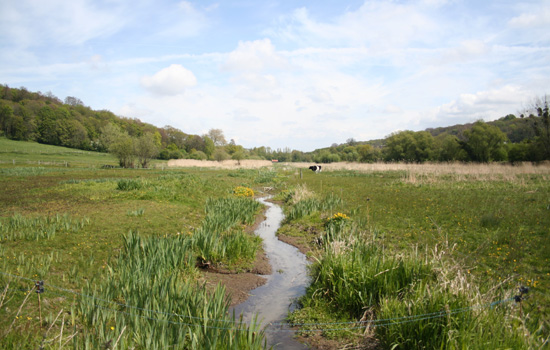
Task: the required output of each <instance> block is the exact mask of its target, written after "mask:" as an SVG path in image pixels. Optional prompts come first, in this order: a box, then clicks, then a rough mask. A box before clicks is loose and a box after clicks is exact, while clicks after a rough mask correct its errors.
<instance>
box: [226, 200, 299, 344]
mask: <svg viewBox="0 0 550 350" xmlns="http://www.w3.org/2000/svg"><path fill="white" fill-rule="evenodd" d="M259 201H260V202H261V203H262V204H264V205H266V206H268V209H267V211H266V213H265V216H266V219H265V220H264V221H263V222H262V223H261V224H260V226H259V227H258V228H257V229H256V231H255V233H256V234H257V235H258V236H260V237H261V238H262V239H263V241H264V250H265V252H266V254H267V257H268V259H269V262H270V264H271V268H272V274H271V275H269V276H266V277H267V281H266V283H265V284H264V285H263V286H261V287H259V288H256V289H254V290H252V291H250V294H251V296H250V297H249V298H248V299H247V300H246V301H245V302H244V303H242V304H239V305H236V306H235V307H234V308H233V310H234V311H235V315H239V314H241V313H242V315H243V321H245V322H250V321H251V320H252V318H253V317H254V315H258V321H260V322H261V323H262V326H263V327H266V326H267V327H266V339H267V344H268V346H273V347H274V349H307V348H308V347H307V346H305V345H303V344H301V343H299V342H297V341H296V340H294V339H293V335H294V332H292V331H289V329H288V327H280V326H275V325H271V324H273V323H276V324H280V323H283V322H284V319H285V317H286V316H287V314H288V312H289V311H291V310H293V308H294V306H295V301H296V298H298V297H300V296H302V295H304V293H305V290H306V287H307V285H308V282H309V279H308V276H307V271H306V265H307V260H306V256H305V255H304V254H302V253H301V252H300V251H299V250H298V249H297V248H295V247H293V246H291V245H289V244H286V243H284V242H282V241H280V240H279V239H278V238H277V236H276V232H277V230H278V229H279V227H280V225H281V221H282V220H283V218H284V214H283V211H282V209H281V208H280V207H279V206H277V205H275V204H273V203H269V202H267V201H266V199H260V200H259Z"/></svg>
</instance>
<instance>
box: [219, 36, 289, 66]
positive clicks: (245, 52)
mask: <svg viewBox="0 0 550 350" xmlns="http://www.w3.org/2000/svg"><path fill="white" fill-rule="evenodd" d="M286 64H287V62H286V59H285V58H284V57H282V56H281V55H279V54H278V53H277V52H276V50H275V46H273V44H272V43H271V40H270V39H262V40H254V41H239V45H238V46H237V48H236V49H235V50H233V51H232V52H230V53H229V55H228V56H227V61H226V62H225V64H224V65H223V68H224V69H225V70H229V71H261V70H264V69H273V68H282V67H284V66H285V65H286Z"/></svg>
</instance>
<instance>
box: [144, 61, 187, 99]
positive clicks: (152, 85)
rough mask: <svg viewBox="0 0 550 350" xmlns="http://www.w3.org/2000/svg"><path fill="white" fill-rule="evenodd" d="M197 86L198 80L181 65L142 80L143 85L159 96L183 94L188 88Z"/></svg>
mask: <svg viewBox="0 0 550 350" xmlns="http://www.w3.org/2000/svg"><path fill="white" fill-rule="evenodd" d="M196 84H197V78H195V75H194V74H193V73H192V72H191V71H190V70H188V69H185V68H184V67H183V66H181V65H179V64H172V65H170V66H169V67H167V68H164V69H162V70H160V71H158V72H157V73H155V74H154V75H153V76H144V77H143V78H142V79H141V85H142V86H143V87H144V88H146V89H147V90H148V91H150V92H152V93H154V94H157V95H168V96H170V95H178V94H182V93H183V92H184V91H185V89H186V88H188V87H192V86H195V85H196Z"/></svg>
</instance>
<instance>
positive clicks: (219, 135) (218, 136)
mask: <svg viewBox="0 0 550 350" xmlns="http://www.w3.org/2000/svg"><path fill="white" fill-rule="evenodd" d="M206 136H208V137H209V138H210V139H211V140H212V141H214V145H215V146H225V145H226V144H227V141H226V140H225V136H224V135H223V131H222V129H210V130H208V133H207V134H206Z"/></svg>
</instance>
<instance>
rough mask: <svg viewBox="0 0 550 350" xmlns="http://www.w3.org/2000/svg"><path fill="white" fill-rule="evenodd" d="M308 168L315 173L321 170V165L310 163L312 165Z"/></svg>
mask: <svg viewBox="0 0 550 350" xmlns="http://www.w3.org/2000/svg"><path fill="white" fill-rule="evenodd" d="M309 169H311V171H315V172H316V173H320V172H321V166H320V165H312V166H310V167H309Z"/></svg>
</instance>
